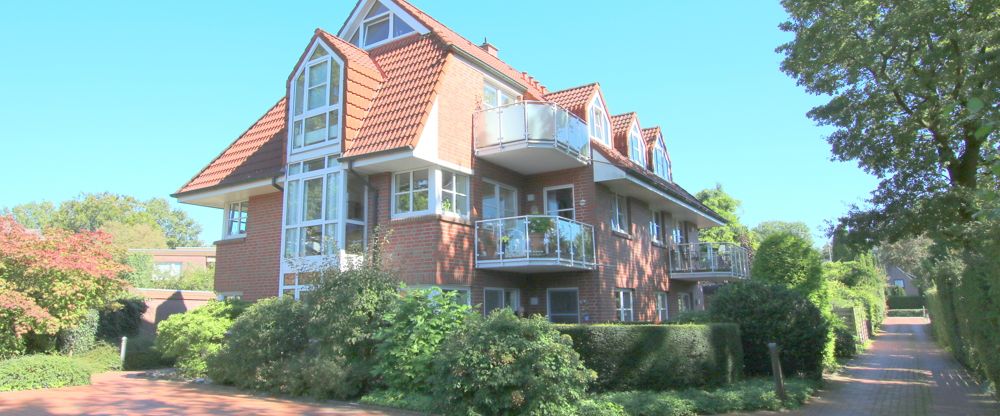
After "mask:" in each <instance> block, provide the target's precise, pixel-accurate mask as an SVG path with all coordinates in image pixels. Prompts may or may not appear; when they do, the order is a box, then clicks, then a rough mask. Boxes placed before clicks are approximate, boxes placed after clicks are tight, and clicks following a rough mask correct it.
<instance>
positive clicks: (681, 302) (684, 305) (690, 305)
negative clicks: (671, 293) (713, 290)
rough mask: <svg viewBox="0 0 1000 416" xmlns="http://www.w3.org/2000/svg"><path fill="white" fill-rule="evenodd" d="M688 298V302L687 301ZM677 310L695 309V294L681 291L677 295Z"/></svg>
mask: <svg viewBox="0 0 1000 416" xmlns="http://www.w3.org/2000/svg"><path fill="white" fill-rule="evenodd" d="M685 300H687V302H685ZM677 310H678V311H679V312H682V313H683V312H687V311H693V310H694V296H693V295H692V294H691V293H688V292H681V293H679V294H678V296H677Z"/></svg>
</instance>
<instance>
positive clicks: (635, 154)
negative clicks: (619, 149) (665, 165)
mask: <svg viewBox="0 0 1000 416" xmlns="http://www.w3.org/2000/svg"><path fill="white" fill-rule="evenodd" d="M628 158H629V159H632V161H633V162H635V163H638V164H639V166H642V167H644V168H645V167H647V166H646V141H645V140H643V139H642V132H641V131H639V122H638V121H635V120H634V119H633V121H632V127H631V128H629V130H628Z"/></svg>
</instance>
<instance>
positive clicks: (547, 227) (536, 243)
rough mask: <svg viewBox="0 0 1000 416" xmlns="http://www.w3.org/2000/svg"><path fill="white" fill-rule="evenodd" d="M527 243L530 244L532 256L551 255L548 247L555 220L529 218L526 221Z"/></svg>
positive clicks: (553, 231)
mask: <svg viewBox="0 0 1000 416" xmlns="http://www.w3.org/2000/svg"><path fill="white" fill-rule="evenodd" d="M528 233H529V236H528V241H530V242H531V254H532V255H535V256H537V255H546V254H549V253H551V251H552V250H549V245H550V243H551V241H552V237H553V234H554V233H555V220H554V219H552V218H546V217H531V218H530V219H529V220H528Z"/></svg>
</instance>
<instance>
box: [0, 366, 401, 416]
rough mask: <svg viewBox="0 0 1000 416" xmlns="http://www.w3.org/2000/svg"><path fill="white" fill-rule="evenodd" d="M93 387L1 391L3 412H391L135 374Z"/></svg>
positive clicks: (355, 415)
mask: <svg viewBox="0 0 1000 416" xmlns="http://www.w3.org/2000/svg"><path fill="white" fill-rule="evenodd" d="M91 381H92V383H93V384H91V385H89V386H78V387H66V388H61V389H47V390H28V391H17V392H8V393H0V414H3V415H241V416H243V415H337V416H392V415H397V416H398V415H406V414H409V413H407V412H391V413H390V412H385V411H378V410H375V409H371V408H366V407H363V406H357V405H352V404H347V403H338V402H324V403H317V402H310V401H305V400H288V399H282V398H273V397H266V396H254V395H250V394H247V393H246V392H244V391H240V390H237V389H233V388H229V387H224V386H206V385H198V384H191V383H180V382H175V381H156V380H149V379H146V378H141V377H138V376H137V375H136V373H133V372H123V373H104V374H98V375H95V376H94V377H93V379H92V380H91Z"/></svg>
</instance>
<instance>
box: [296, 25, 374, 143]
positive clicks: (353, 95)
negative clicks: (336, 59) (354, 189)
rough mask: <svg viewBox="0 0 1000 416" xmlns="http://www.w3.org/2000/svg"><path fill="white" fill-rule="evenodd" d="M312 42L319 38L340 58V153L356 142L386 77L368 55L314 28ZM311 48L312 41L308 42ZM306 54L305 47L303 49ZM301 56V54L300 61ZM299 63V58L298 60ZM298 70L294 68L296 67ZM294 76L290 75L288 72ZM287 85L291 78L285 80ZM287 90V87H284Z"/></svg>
mask: <svg viewBox="0 0 1000 416" xmlns="http://www.w3.org/2000/svg"><path fill="white" fill-rule="evenodd" d="M313 39H320V40H322V41H323V42H324V43H326V44H327V45H328V46H329V47H330V48H332V49H333V50H334V53H336V54H337V55H338V56H340V57H342V58H343V59H344V66H345V68H344V80H345V88H344V94H345V96H344V97H343V104H344V105H343V106H342V107H343V111H344V123H343V126H341V127H342V129H343V135H342V136H341V137H343V138H344V140H343V151H346V150H347V149H348V148H350V147H351V146H352V145H354V144H355V143H356V142H357V139H358V136H360V135H361V127H362V125H363V124H364V122H365V119H366V118H367V117H368V114H369V110H371V109H372V107H373V103H374V101H375V97H376V95H378V92H379V91H381V90H382V87H383V86H384V85H385V84H386V83H387V82H386V74H385V72H383V71H382V69H381V68H380V67H379V66H378V64H377V63H376V62H375V60H374V59H373V58H372V57H371V55H370V54H369V53H368V52H367V51H365V50H363V49H360V48H358V47H357V46H354V45H352V44H351V43H349V42H345V41H344V40H343V39H340V38H338V37H336V36H333V35H331V34H329V33H327V32H325V31H323V30H322V29H316V34H315V35H314V36H313ZM309 44H310V45H312V42H309ZM306 51H308V48H307V49H306ZM304 57H305V54H303V58H304ZM299 62H300V63H301V59H300V61H299ZM296 67H298V65H296ZM292 75H294V72H293V73H292ZM288 80H289V83H290V82H291V75H290V76H289V78H288ZM288 86H289V91H291V84H288Z"/></svg>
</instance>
